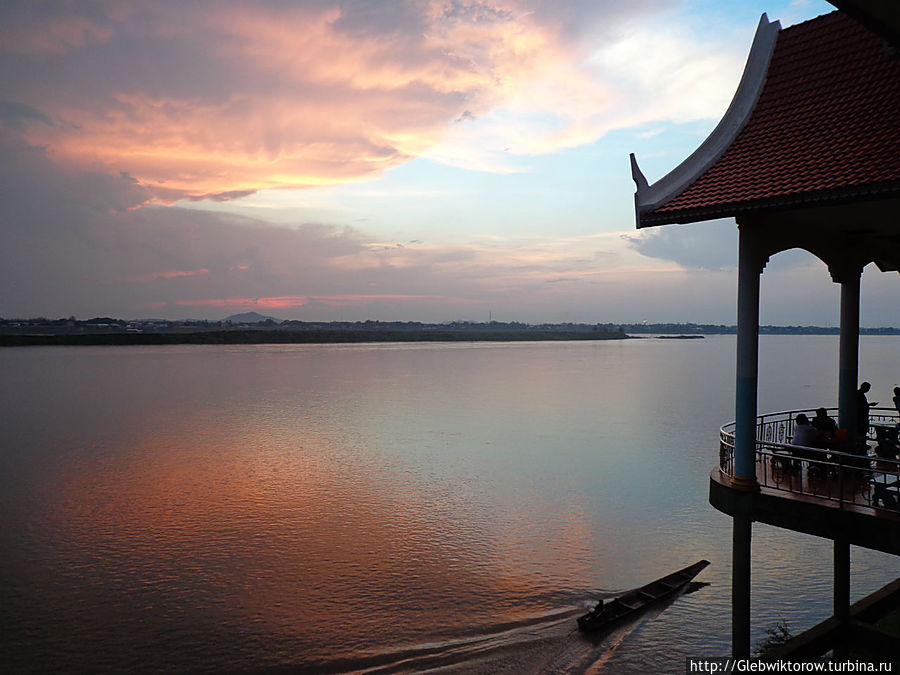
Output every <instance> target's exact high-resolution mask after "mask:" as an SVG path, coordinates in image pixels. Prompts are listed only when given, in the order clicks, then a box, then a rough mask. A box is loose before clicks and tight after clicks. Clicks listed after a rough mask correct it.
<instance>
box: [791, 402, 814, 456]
mask: <svg viewBox="0 0 900 675" xmlns="http://www.w3.org/2000/svg"><path fill="white" fill-rule="evenodd" d="M819 439H820V436H819V432H818V431H816V429H814V428H813V425H812V424H810V423H809V418H808V417H807V416H806V415H804V414H803V413H800V414H799V415H797V423H796V424H795V425H794V437H793V438H792V439H791V445H802V446H803V447H804V448H816V447H819V444H820V441H819ZM792 454H793V455H794V457H802V458H805V459H813V458H815V456H816V453H814V452H808V451H806V450H794V451H793V452H792Z"/></svg>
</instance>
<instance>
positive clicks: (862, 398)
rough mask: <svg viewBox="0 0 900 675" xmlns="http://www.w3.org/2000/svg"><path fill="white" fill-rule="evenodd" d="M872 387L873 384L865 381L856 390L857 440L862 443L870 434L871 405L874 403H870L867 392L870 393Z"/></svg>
mask: <svg viewBox="0 0 900 675" xmlns="http://www.w3.org/2000/svg"><path fill="white" fill-rule="evenodd" d="M871 388H872V385H871V384H869V383H868V382H863V383H862V384H861V385H859V390H858V391H857V392H856V433H857V435H858V436H859V438H858V439H857V440H858V441H859V444H860V445H864V444H865V442H866V436H868V435H869V407H870V406H871V405H874V403H873V404H870V403H869V399H867V398H866V394H867V393H869V389H871Z"/></svg>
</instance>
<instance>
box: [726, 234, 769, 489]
mask: <svg viewBox="0 0 900 675" xmlns="http://www.w3.org/2000/svg"><path fill="white" fill-rule="evenodd" d="M739 232H740V249H739V254H738V316H737V321H738V322H737V382H736V387H735V415H734V419H735V431H734V478H733V482H732V487H734V488H736V489H744V490H756V489H758V485H757V482H756V392H757V369H758V362H759V277H760V274H761V273H762V268H763V265H764V264H765V259H764V258H763V257H762V255H761V254H760V251H759V244H758V242H757V240H756V239H755V238H754V236H753V233H752V231H748V230H747V229H745V228H740V229H739Z"/></svg>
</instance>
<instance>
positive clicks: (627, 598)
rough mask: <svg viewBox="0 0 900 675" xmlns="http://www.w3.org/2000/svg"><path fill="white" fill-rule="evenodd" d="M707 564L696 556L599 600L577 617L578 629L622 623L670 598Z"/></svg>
mask: <svg viewBox="0 0 900 675" xmlns="http://www.w3.org/2000/svg"><path fill="white" fill-rule="evenodd" d="M707 565H709V561H708V560H700V561H699V562H695V563H694V564H693V565H690V566H689V567H685V568H684V569H683V570H678V571H677V572H673V573H672V574H668V575H666V576H664V577H662V578H661V579H657V580H656V581H652V582H650V583H649V584H647V585H646V586H641V587H640V588H635V589H634V590H632V591H628V592H627V593H625V594H623V595H620V596H618V597H616V598H614V599H612V600H610V601H608V602H605V603H604V602H603V601H602V600H601V601H600V603H598V605H597V606H596V607H595V608H594V609H592V610H591V611H590V612H588V613H587V614H585V615H584V616H580V617H578V629H579V630H581V631H583V632H585V633H599V632H601V631H606V630H609V629H612V628H614V627H615V626H617V625H619V624H622V623H625V622H626V621H627V620H629V619H631V618H635V617H636V616H638V615H639V614H641V613H642V612H644V611H646V610H647V609H649V608H650V607H652V606H654V605H658V604H661V603H663V602H664V601H665V600H668V599H670V598H674V597H675V596H676V595H678V594H679V593H681V592H682V591H683V590H684V589H685V587H686V586H687V585H688V584H689V583H690V582H691V580H692V579H693V578H694V577H695V576H697V575H698V574H700V572H701V571H702V570H703V569H704V568H705V567H706V566H707Z"/></svg>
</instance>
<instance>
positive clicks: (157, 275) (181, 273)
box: [126, 269, 209, 283]
mask: <svg viewBox="0 0 900 675" xmlns="http://www.w3.org/2000/svg"><path fill="white" fill-rule="evenodd" d="M204 274H209V270H208V269H199V270H175V271H172V272H152V273H150V274H142V275H140V276H136V277H130V278H128V279H126V281H132V282H137V283H146V282H149V281H156V280H157V279H178V278H181V277H197V276H201V275H204Z"/></svg>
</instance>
